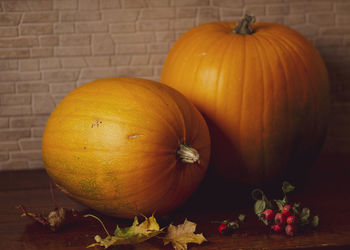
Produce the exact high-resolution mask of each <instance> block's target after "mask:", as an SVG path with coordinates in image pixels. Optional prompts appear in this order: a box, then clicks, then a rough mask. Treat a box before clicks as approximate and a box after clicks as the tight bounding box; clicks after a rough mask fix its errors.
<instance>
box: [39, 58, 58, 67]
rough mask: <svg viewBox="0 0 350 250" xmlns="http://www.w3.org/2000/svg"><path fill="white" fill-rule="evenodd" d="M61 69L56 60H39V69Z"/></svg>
mask: <svg viewBox="0 0 350 250" xmlns="http://www.w3.org/2000/svg"><path fill="white" fill-rule="evenodd" d="M60 67H61V64H60V60H59V59H58V58H43V59H40V69H58V68H60Z"/></svg>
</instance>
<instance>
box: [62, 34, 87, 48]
mask: <svg viewBox="0 0 350 250" xmlns="http://www.w3.org/2000/svg"><path fill="white" fill-rule="evenodd" d="M90 42H91V41H90V35H61V36H60V45H61V46H84V45H86V46H87V45H90Z"/></svg>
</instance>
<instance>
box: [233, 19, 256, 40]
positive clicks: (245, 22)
mask: <svg viewBox="0 0 350 250" xmlns="http://www.w3.org/2000/svg"><path fill="white" fill-rule="evenodd" d="M254 22H255V16H250V15H248V14H245V16H244V17H243V18H242V20H241V21H240V22H239V23H238V24H237V26H236V27H235V28H234V30H233V31H232V32H233V33H235V34H240V35H250V34H253V33H254V30H253V29H252V26H251V24H252V23H254Z"/></svg>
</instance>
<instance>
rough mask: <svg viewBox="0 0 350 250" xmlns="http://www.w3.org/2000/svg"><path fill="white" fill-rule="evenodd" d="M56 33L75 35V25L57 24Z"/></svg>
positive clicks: (55, 26)
mask: <svg viewBox="0 0 350 250" xmlns="http://www.w3.org/2000/svg"><path fill="white" fill-rule="evenodd" d="M85 25H86V24H85ZM54 33H55V34H67V33H74V24H73V23H55V25H54Z"/></svg>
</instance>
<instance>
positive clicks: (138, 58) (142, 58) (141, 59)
mask: <svg viewBox="0 0 350 250" xmlns="http://www.w3.org/2000/svg"><path fill="white" fill-rule="evenodd" d="M149 57H150V56H149V55H134V56H132V58H131V63H130V64H131V65H147V64H148V62H149Z"/></svg>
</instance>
